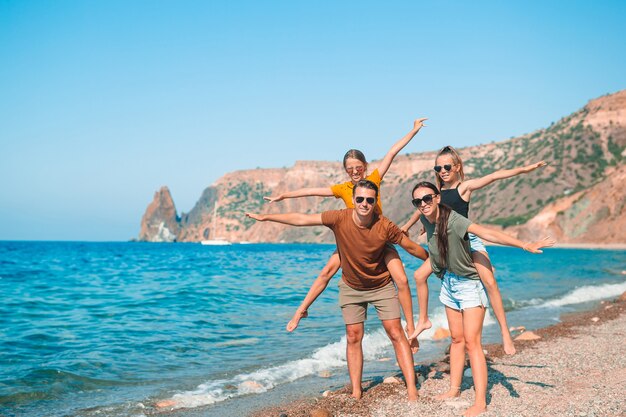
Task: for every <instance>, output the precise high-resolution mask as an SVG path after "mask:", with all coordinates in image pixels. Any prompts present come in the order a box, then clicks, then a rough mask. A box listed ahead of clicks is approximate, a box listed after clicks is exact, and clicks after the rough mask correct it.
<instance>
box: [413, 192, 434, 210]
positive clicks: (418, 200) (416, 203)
mask: <svg viewBox="0 0 626 417" xmlns="http://www.w3.org/2000/svg"><path fill="white" fill-rule="evenodd" d="M436 195H437V194H425V195H424V196H422V198H414V199H413V200H411V203H413V206H414V207H415V208H419V207H420V206H421V205H422V201H423V202H424V204H430V203H432V202H433V198H434V197H435V196H436Z"/></svg>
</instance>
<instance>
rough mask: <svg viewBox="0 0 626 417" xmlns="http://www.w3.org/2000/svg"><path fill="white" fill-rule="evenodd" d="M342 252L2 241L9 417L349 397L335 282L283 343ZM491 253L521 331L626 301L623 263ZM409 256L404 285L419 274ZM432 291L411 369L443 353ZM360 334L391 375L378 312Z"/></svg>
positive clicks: (582, 253)
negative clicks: (166, 404)
mask: <svg viewBox="0 0 626 417" xmlns="http://www.w3.org/2000/svg"><path fill="white" fill-rule="evenodd" d="M333 250H334V246H332V245H313V244H250V245H233V246H227V247H209V246H201V245H198V244H150V243H75V242H0V292H1V294H2V298H3V302H2V303H0V335H1V337H0V344H1V348H0V415H2V416H38V417H39V416H137V417H139V416H150V415H156V414H159V413H158V410H157V407H156V404H157V403H158V402H160V401H164V400H168V401H170V400H171V401H173V404H174V405H173V406H171V407H170V408H175V409H177V410H178V411H177V413H176V415H183V416H184V415H187V416H195V415H198V416H199V415H202V416H223V415H245V414H246V413H247V412H249V411H250V410H252V409H255V408H257V407H260V406H264V405H268V404H274V403H278V402H281V401H285V400H288V399H291V398H297V397H298V396H301V395H311V394H319V393H320V392H322V391H324V390H326V389H336V388H338V387H341V386H343V385H344V384H345V383H347V382H348V375H347V370H346V365H345V358H344V350H345V339H344V338H343V335H344V327H343V322H342V319H341V314H340V311H339V308H338V306H337V293H338V291H337V282H338V279H339V276H337V277H335V278H334V279H333V281H331V284H330V285H329V287H328V289H327V290H326V292H325V293H324V294H322V296H321V297H320V298H319V299H318V301H317V302H316V303H315V304H314V305H313V307H312V308H311V309H310V310H309V313H310V317H309V318H307V319H304V320H302V321H301V323H300V327H299V328H298V329H297V330H296V331H295V332H294V333H292V334H289V333H287V332H286V331H285V330H284V327H285V324H286V323H287V322H288V321H289V319H290V318H291V315H292V314H293V312H294V310H295V308H296V307H297V306H298V305H299V303H300V301H301V300H302V298H303V297H304V295H305V294H306V292H307V290H308V287H309V285H310V283H311V282H312V281H313V279H314V278H315V276H316V275H317V273H318V272H319V270H320V269H321V268H322V267H323V266H324V264H325V262H326V261H327V260H328V258H329V256H330V254H331V253H332V252H333ZM489 252H490V254H491V258H492V261H493V263H494V265H495V267H496V277H497V279H498V283H499V285H500V289H501V292H502V294H503V298H504V302H505V305H506V308H507V310H508V313H507V316H508V320H509V324H510V325H512V326H518V325H524V326H526V327H527V328H537V327H544V326H547V325H550V324H553V323H555V322H557V321H558V320H559V317H560V315H561V314H563V313H564V312H571V311H577V310H582V309H589V308H592V307H594V306H595V305H597V304H598V303H599V302H600V300H603V299H610V298H614V297H616V296H618V295H619V294H621V293H622V292H624V291H626V275H625V274H626V271H625V270H626V251H609V250H581V249H548V250H545V253H544V254H543V255H531V254H528V253H526V252H523V251H521V250H519V249H512V248H502V247H492V248H490V249H489ZM401 255H402V259H403V261H404V262H405V265H406V268H407V273H408V275H409V277H411V276H412V271H413V270H414V269H416V268H417V267H418V266H419V265H420V263H421V261H419V260H416V259H413V258H411V257H410V256H409V255H408V254H406V253H403V251H401ZM411 281H412V280H411ZM429 286H430V289H431V298H430V306H431V308H430V315H431V319H432V320H433V322H434V326H433V329H432V330H430V331H427V332H425V333H424V334H423V336H422V337H421V350H420V352H419V354H417V355H416V357H415V359H416V362H418V363H420V362H424V363H428V361H431V360H433V359H435V358H436V357H438V356H439V355H441V352H442V351H443V349H444V348H445V346H446V343H445V342H435V341H432V339H431V337H432V333H433V330H434V328H436V327H438V326H444V327H445V324H446V322H445V315H444V312H443V308H442V307H441V304H440V303H439V301H438V300H437V295H438V289H439V281H438V280H437V279H436V278H435V277H431V279H430V280H429ZM412 289H413V294H414V283H412ZM414 308H415V309H416V313H417V305H415V306H414ZM485 324H486V327H485V329H484V333H483V335H484V340H485V342H494V341H498V340H499V330H498V326H497V324H496V322H495V320H494V318H493V317H492V315H488V316H487V318H486V323H485ZM366 334H367V335H366V339H365V341H364V350H365V372H364V377H365V378H380V376H381V375H385V374H393V373H396V372H397V371H398V370H397V368H396V367H395V364H394V362H395V361H394V360H386V359H388V358H392V357H393V350H392V348H391V345H390V343H389V342H388V340H387V338H386V336H385V335H384V333H383V332H382V329H381V326H380V323H379V321H378V319H377V318H376V315H375V312H374V311H373V310H372V311H370V319H369V320H368V322H367V324H366ZM322 371H324V373H327V374H330V375H331V376H330V377H324V378H322V377H321V376H320V372H322ZM168 409H169V408H168ZM159 415H163V414H159Z"/></svg>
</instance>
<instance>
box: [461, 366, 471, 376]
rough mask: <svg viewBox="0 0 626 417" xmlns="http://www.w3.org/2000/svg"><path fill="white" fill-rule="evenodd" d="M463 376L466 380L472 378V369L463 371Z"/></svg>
mask: <svg viewBox="0 0 626 417" xmlns="http://www.w3.org/2000/svg"><path fill="white" fill-rule="evenodd" d="M463 376H464V377H466V378H471V377H472V368H467V369H465V371H464V372H463Z"/></svg>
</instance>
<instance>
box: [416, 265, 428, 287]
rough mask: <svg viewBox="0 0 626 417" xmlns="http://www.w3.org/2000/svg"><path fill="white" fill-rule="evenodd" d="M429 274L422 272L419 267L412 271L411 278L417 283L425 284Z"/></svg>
mask: <svg viewBox="0 0 626 417" xmlns="http://www.w3.org/2000/svg"><path fill="white" fill-rule="evenodd" d="M429 275H430V274H426V273H423V272H422V271H420V270H419V269H418V270H416V271H415V272H414V273H413V278H414V279H415V282H416V283H417V284H418V285H421V284H425V283H426V280H427V279H428V276H429Z"/></svg>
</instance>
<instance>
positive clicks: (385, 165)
mask: <svg viewBox="0 0 626 417" xmlns="http://www.w3.org/2000/svg"><path fill="white" fill-rule="evenodd" d="M424 120H427V119H425V118H422V119H417V120H416V121H415V122H413V129H411V131H410V132H409V133H407V134H406V135H405V136H404V137H403V138H402V139H400V140H399V141H398V142H396V143H395V144H394V145H393V146H392V147H391V149H389V152H387V155H385V157H384V158H383V160H382V161H381V163H380V165H378V172H379V173H380V178H383V177H384V176H385V174H386V173H387V171H388V170H389V167H390V166H391V163H392V162H393V158H395V157H396V155H397V154H398V153H399V152H400V151H401V150H402V148H404V147H405V146H406V145H407V144H408V143H409V142H410V141H411V139H413V137H414V136H415V135H416V134H417V132H419V130H420V129H421V128H422V126H424Z"/></svg>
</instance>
